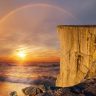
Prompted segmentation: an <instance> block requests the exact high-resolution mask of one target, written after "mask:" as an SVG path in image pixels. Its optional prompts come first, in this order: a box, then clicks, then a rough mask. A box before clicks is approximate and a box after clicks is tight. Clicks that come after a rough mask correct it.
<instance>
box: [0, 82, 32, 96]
mask: <svg viewBox="0 0 96 96" xmlns="http://www.w3.org/2000/svg"><path fill="white" fill-rule="evenodd" d="M28 86H30V85H25V84H20V83H8V82H6V83H5V82H4V83H3V82H0V96H9V94H10V92H12V91H16V92H17V94H18V96H25V95H24V94H23V93H22V89H23V88H25V87H28Z"/></svg>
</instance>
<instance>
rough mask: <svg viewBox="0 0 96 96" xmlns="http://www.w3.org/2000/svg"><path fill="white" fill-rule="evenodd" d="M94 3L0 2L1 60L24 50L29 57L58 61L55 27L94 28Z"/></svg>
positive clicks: (93, 0) (49, 0)
mask: <svg viewBox="0 0 96 96" xmlns="http://www.w3.org/2000/svg"><path fill="white" fill-rule="evenodd" d="M95 6H96V0H0V56H2V57H3V56H13V54H14V53H16V51H18V50H20V49H21V48H23V49H24V50H25V51H26V53H27V54H28V55H29V56H30V57H59V39H58V33H57V28H56V27H57V25H62V24H63V25H64V24H65V25H66V24H69V25H70V24H95V22H96V11H95V9H96V8H95Z"/></svg>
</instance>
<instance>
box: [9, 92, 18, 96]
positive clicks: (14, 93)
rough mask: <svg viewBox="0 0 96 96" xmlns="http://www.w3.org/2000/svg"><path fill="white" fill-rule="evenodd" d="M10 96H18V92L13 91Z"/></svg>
mask: <svg viewBox="0 0 96 96" xmlns="http://www.w3.org/2000/svg"><path fill="white" fill-rule="evenodd" d="M9 95H10V96H18V95H17V92H16V91H13V92H11V93H10V94H9Z"/></svg>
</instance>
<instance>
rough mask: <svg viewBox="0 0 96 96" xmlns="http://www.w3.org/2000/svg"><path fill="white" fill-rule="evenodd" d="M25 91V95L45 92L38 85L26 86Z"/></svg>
mask: <svg viewBox="0 0 96 96" xmlns="http://www.w3.org/2000/svg"><path fill="white" fill-rule="evenodd" d="M22 91H23V93H24V94H25V95H29V96H31V95H32V96H35V95H37V94H40V93H43V90H42V89H40V88H37V87H32V86H31V87H26V88H24V89H22Z"/></svg>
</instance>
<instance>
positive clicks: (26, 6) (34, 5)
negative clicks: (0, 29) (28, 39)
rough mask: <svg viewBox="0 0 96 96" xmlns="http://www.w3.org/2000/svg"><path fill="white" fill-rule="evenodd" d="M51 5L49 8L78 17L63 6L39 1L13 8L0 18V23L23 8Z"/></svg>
mask: <svg viewBox="0 0 96 96" xmlns="http://www.w3.org/2000/svg"><path fill="white" fill-rule="evenodd" d="M38 6H39V7H49V8H54V9H56V10H58V11H60V12H62V13H64V14H67V15H69V16H71V17H73V18H75V19H76V17H74V16H73V14H71V13H70V12H68V11H66V10H64V9H63V8H60V7H57V6H53V5H49V4H42V3H39V4H29V5H24V6H22V7H19V8H17V9H15V10H12V11H11V12H9V13H8V14H7V15H5V16H4V17H3V18H2V19H1V20H0V23H2V22H4V21H5V20H6V19H7V18H8V17H10V16H12V15H13V14H14V13H16V12H18V11H20V10H22V9H26V8H30V7H38Z"/></svg>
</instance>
